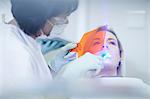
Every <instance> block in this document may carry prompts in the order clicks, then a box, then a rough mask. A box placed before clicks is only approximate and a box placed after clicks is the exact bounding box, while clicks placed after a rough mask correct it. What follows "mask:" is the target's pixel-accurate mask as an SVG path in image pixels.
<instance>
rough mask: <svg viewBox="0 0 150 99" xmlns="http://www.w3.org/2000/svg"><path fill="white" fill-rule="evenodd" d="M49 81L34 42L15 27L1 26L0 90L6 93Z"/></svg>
mask: <svg viewBox="0 0 150 99" xmlns="http://www.w3.org/2000/svg"><path fill="white" fill-rule="evenodd" d="M51 80H52V76H51V73H50V70H49V68H48V66H47V64H46V62H45V60H44V57H43V55H42V53H41V50H40V47H39V45H38V44H37V43H36V41H35V40H34V39H33V38H31V37H30V36H28V35H26V34H25V33H24V32H23V31H22V30H21V29H19V28H17V27H16V26H13V25H5V24H3V25H1V26H0V89H2V90H3V91H6V90H7V89H11V88H12V89H13V88H19V87H25V86H24V85H25V84H26V85H27V84H29V86H31V85H36V83H37V82H41V83H47V82H51ZM30 84H31V85H30ZM19 85H20V86H19ZM21 89H23V88H21ZM2 90H1V91H2ZM3 91H2V92H3Z"/></svg>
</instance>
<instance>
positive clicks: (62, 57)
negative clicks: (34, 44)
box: [44, 43, 77, 73]
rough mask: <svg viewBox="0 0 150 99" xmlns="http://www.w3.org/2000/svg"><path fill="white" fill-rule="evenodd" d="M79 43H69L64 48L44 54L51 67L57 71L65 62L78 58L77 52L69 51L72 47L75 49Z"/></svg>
mask: <svg viewBox="0 0 150 99" xmlns="http://www.w3.org/2000/svg"><path fill="white" fill-rule="evenodd" d="M76 46H77V44H74V43H69V44H67V45H65V46H64V47H62V48H59V49H57V50H53V51H50V52H48V53H47V54H45V55H44V57H45V59H46V61H47V63H48V65H49V66H50V68H51V69H52V70H53V71H54V72H55V73H57V72H58V71H59V70H60V69H61V68H62V67H63V66H64V65H65V64H67V63H69V62H70V61H73V60H74V59H76V58H77V54H76V53H75V52H69V50H70V49H73V48H75V47H76Z"/></svg>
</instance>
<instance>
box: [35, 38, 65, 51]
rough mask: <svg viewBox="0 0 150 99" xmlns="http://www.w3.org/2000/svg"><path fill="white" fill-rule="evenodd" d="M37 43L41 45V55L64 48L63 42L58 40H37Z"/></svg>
mask: <svg viewBox="0 0 150 99" xmlns="http://www.w3.org/2000/svg"><path fill="white" fill-rule="evenodd" d="M37 42H38V43H39V44H40V45H41V51H42V53H43V54H46V53H48V52H49V51H52V50H56V49H58V48H61V47H63V46H65V45H64V42H63V41H60V40H47V39H38V40H37Z"/></svg>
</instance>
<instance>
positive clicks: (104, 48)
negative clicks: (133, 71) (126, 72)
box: [91, 32, 121, 76]
mask: <svg viewBox="0 0 150 99" xmlns="http://www.w3.org/2000/svg"><path fill="white" fill-rule="evenodd" d="M101 39H104V40H103V42H101V41H99V43H97V44H99V46H100V50H98V49H97V52H96V53H95V55H97V56H99V57H101V59H102V65H103V66H104V68H103V69H102V70H101V71H100V72H99V73H98V74H94V75H93V76H97V75H98V76H117V67H118V64H119V62H120V59H121V58H120V49H119V46H118V41H117V38H116V37H115V35H114V34H112V33H110V32H105V35H104V37H103V38H101ZM97 42H98V41H97ZM95 48H96V45H95V47H94V46H92V48H91V49H95ZM104 54H107V57H102V56H103V55H104ZM92 74H93V73H92Z"/></svg>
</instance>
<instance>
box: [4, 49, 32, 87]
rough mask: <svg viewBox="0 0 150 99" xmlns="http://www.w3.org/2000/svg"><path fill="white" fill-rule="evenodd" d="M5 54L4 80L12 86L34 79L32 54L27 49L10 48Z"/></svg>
mask: <svg viewBox="0 0 150 99" xmlns="http://www.w3.org/2000/svg"><path fill="white" fill-rule="evenodd" d="M6 53H7V55H3V56H4V58H3V60H2V61H3V66H2V71H3V72H2V81H3V83H4V84H6V85H9V86H10V87H11V86H14V85H17V84H25V83H27V82H31V81H32V80H33V76H34V75H33V69H32V66H31V65H32V64H31V62H30V61H31V60H30V55H29V53H27V52H26V51H25V50H20V49H19V50H15V51H14V50H13V49H12V50H11V51H10V50H9V51H8V52H6Z"/></svg>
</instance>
